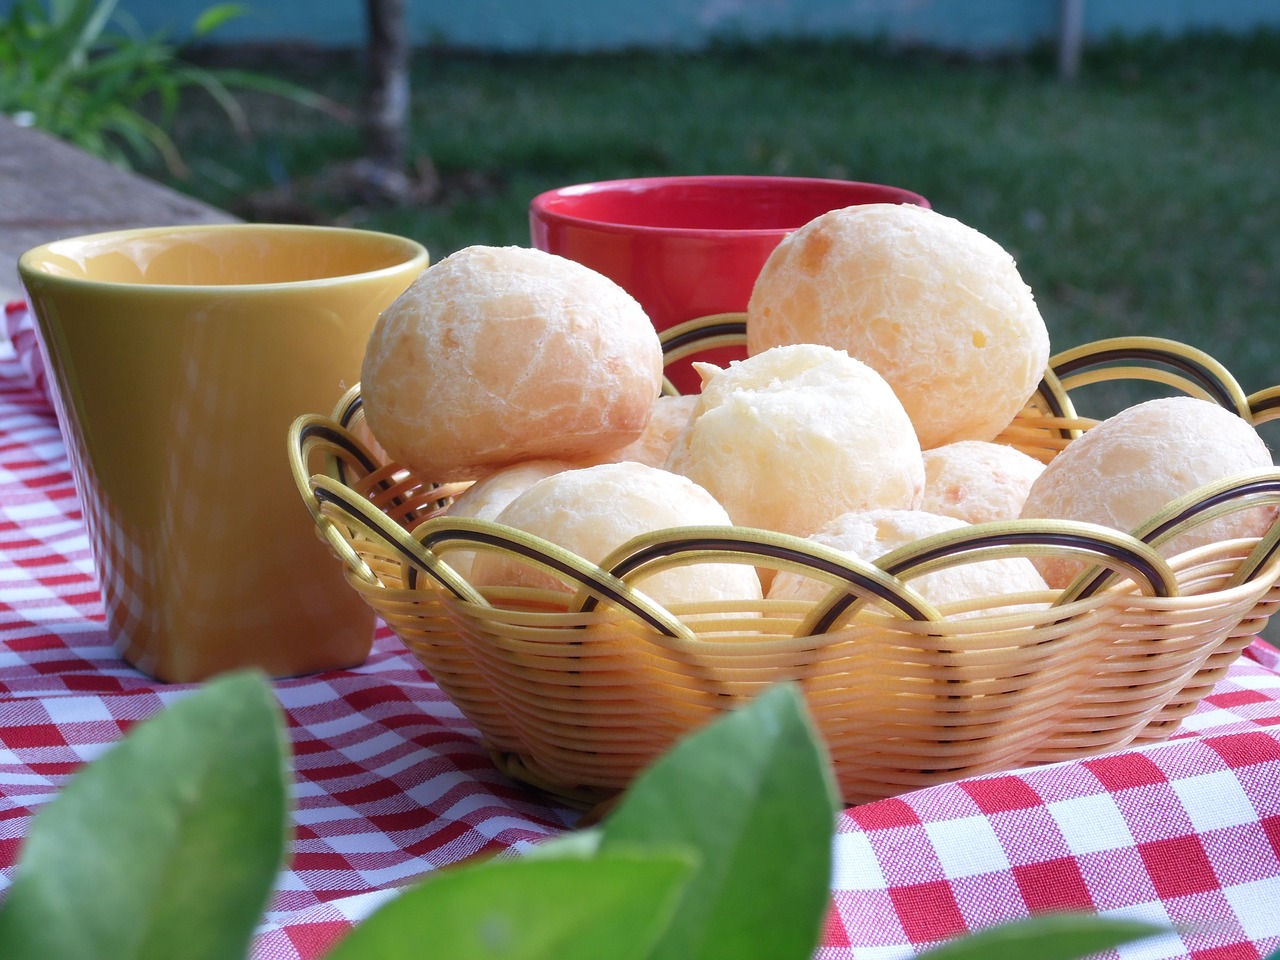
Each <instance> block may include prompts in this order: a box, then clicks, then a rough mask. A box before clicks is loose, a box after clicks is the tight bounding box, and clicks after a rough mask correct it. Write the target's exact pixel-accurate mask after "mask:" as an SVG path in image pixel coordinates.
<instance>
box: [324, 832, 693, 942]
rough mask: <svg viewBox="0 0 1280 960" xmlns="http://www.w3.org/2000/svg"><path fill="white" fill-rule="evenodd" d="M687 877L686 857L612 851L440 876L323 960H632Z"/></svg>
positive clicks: (490, 864) (496, 863)
mask: <svg viewBox="0 0 1280 960" xmlns="http://www.w3.org/2000/svg"><path fill="white" fill-rule="evenodd" d="M692 869H693V865H692V860H691V858H690V857H689V856H688V855H678V854H661V853H654V854H640V853H633V854H628V853H623V852H619V853H615V854H602V855H600V856H598V857H596V858H593V859H580V858H578V857H569V858H566V859H563V860H556V859H541V858H538V859H527V860H490V861H487V862H484V863H479V864H476V865H474V866H466V867H455V868H450V869H446V870H441V871H440V872H439V873H437V874H434V875H432V876H431V877H430V878H429V879H428V880H426V881H424V882H422V883H420V884H418V885H417V886H416V887H413V888H412V889H410V890H408V891H406V892H405V893H403V894H401V895H400V896H398V897H396V899H394V900H392V901H391V902H390V903H388V904H386V905H385V906H384V907H382V908H381V909H379V910H378V911H376V912H375V913H374V914H372V915H371V916H370V917H368V918H367V919H366V920H365V921H364V922H363V923H361V924H360V925H359V926H358V927H356V928H355V929H354V930H353V931H352V932H351V933H350V934H348V935H347V936H346V938H345V939H343V940H342V942H340V943H339V944H338V946H337V947H336V948H335V949H334V950H333V951H332V952H330V953H329V954H328V957H327V960H419V958H421V957H425V956H432V957H447V958H449V960H496V958H502V960H601V958H606V957H607V958H608V960H631V958H637V960H638V958H640V957H643V956H644V955H645V953H646V951H647V950H648V949H649V946H650V944H651V943H652V942H653V940H654V938H655V937H656V936H657V935H658V934H659V933H660V932H661V930H662V929H663V927H664V926H665V924H666V922H667V920H668V918H669V917H670V916H671V912H672V910H673V909H674V907H675V904H676V900H677V898H678V897H679V894H680V891H681V889H682V888H683V887H684V884H685V882H686V880H687V878H688V876H689V874H690V872H691V871H692Z"/></svg>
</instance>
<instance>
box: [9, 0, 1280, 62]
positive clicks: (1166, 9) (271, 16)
mask: <svg viewBox="0 0 1280 960" xmlns="http://www.w3.org/2000/svg"><path fill="white" fill-rule="evenodd" d="M11 2H12V0H0V10H4V9H6V8H7V7H8V6H9V4H10V3H11ZM211 2H212V0H121V2H120V9H121V10H122V11H123V12H125V13H126V14H128V15H130V16H132V17H134V18H135V19H136V20H137V21H138V23H139V24H140V25H141V26H142V27H143V29H145V30H146V31H148V32H152V31H155V30H158V29H167V30H170V31H172V32H173V33H174V34H175V35H183V34H184V33H185V30H186V28H187V27H188V26H189V25H190V23H191V22H192V21H193V20H194V19H195V17H196V16H197V15H198V14H199V13H200V11H201V10H203V9H204V8H205V7H207V6H209V5H210V3H211ZM407 2H408V5H409V11H410V21H411V29H412V33H413V39H414V41H415V42H418V43H426V42H442V43H446V44H453V45H461V46H468V47H479V48H484V49H496V50H601V49H616V48H620V47H627V46H659V45H665V46H677V47H696V46H699V45H701V44H703V43H705V42H706V41H707V40H709V39H711V38H714V37H717V36H741V37H749V38H756V37H765V36H773V35H789V36H795V35H817V36H831V35H838V34H845V35H854V36H861V37H883V38H886V39H889V40H892V41H895V42H900V43H926V44H931V45H935V46H941V47H944V48H951V49H960V50H969V51H974V52H992V51H1000V50H1017V49H1021V48H1024V47H1026V46H1027V45H1028V44H1031V43H1034V42H1036V41H1041V40H1045V39H1048V38H1051V37H1053V36H1054V35H1055V32H1056V29H1057V24H1058V9H1059V3H1058V0H597V2H595V3H578V4H572V5H571V4H568V3H565V2H563V0H455V2H453V3H441V2H437V0H407ZM248 4H249V7H250V12H249V14H248V15H247V16H245V17H243V18H241V19H239V20H237V21H233V22H232V23H230V24H228V25H227V26H226V27H224V28H223V30H222V31H220V32H219V34H218V36H219V37H220V38H223V39H227V40H231V39H245V40H254V41H268V40H281V39H302V40H307V41H311V42H314V43H318V44H322V45H337V46H343V45H356V44H360V43H362V42H363V38H364V21H363V10H364V6H363V3H362V0H292V2H291V0H256V2H255V0H248ZM1257 26H1267V27H1271V28H1278V29H1280V0H1091V2H1086V12H1085V21H1084V31H1085V37H1086V39H1099V38H1103V37H1106V36H1108V35H1111V34H1115V33H1119V34H1131V35H1132V34H1141V33H1144V32H1149V31H1155V32H1159V33H1165V34H1176V33H1180V32H1183V31H1186V30H1191V29H1201V28H1221V29H1226V30H1249V29H1252V28H1254V27H1257Z"/></svg>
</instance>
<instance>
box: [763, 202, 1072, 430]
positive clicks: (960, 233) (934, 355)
mask: <svg viewBox="0 0 1280 960" xmlns="http://www.w3.org/2000/svg"><path fill="white" fill-rule="evenodd" d="M787 343H823V344H827V345H828V346H832V347H837V348H839V349H841V350H846V351H848V352H849V354H850V355H852V356H854V357H857V358H858V359H859V360H862V361H863V362H865V363H868V364H870V365H871V366H872V367H874V368H875V369H876V370H878V371H879V372H880V373H881V374H882V375H883V376H884V378H885V379H886V380H888V381H889V383H890V384H891V385H892V387H893V389H894V391H895V392H896V393H897V394H898V397H899V398H900V399H901V400H902V404H903V406H905V407H906V409H907V413H908V414H909V415H910V416H911V421H912V423H914V424H915V428H916V433H917V434H918V436H919V438H920V445H921V446H922V447H923V448H924V449H926V450H928V449H930V448H932V447H938V446H941V445H942V444H944V443H952V442H954V441H956V440H991V439H993V438H995V437H996V436H997V435H998V434H999V433H1000V431H1001V430H1003V429H1004V428H1005V427H1006V426H1007V425H1008V424H1009V422H1010V421H1011V420H1012V419H1013V418H1014V416H1015V415H1016V414H1017V413H1018V411H1019V410H1021V409H1022V407H1023V406H1024V405H1025V404H1026V402H1027V400H1028V398H1029V397H1030V396H1031V394H1032V393H1033V392H1034V391H1035V388H1036V387H1037V386H1038V385H1039V383H1040V380H1041V379H1042V377H1043V375H1044V370H1045V366H1046V364H1047V362H1048V359H1049V335H1048V331H1047V330H1046V328H1045V324H1044V321H1043V319H1041V316H1040V312H1039V310H1038V309H1037V307H1036V304H1035V300H1034V298H1033V297H1032V294H1031V288H1030V287H1028V286H1027V284H1026V283H1024V282H1023V280H1022V277H1021V276H1020V275H1019V273H1018V269H1017V266H1016V265H1015V264H1014V261H1013V258H1012V257H1011V256H1009V254H1008V253H1007V252H1006V251H1005V250H1004V249H1002V248H1001V247H1000V245H999V244H997V243H996V242H995V241H994V240H992V239H991V238H990V237H987V236H985V235H984V234H982V233H980V232H979V231H977V230H975V229H973V228H972V227H970V226H967V225H965V224H963V223H961V222H960V221H958V220H955V219H953V218H951V217H947V216H943V215H942V214H941V213H938V212H937V211H935V210H930V209H927V208H925V207H917V206H912V205H908V204H883V203H881V204H863V205H860V206H853V207H846V208H843V209H840V210H833V211H831V212H829V213H825V214H823V215H822V216H820V217H818V218H816V219H815V220H812V221H810V222H809V223H808V224H806V225H805V226H803V227H801V228H800V229H799V230H797V231H796V232H795V233H793V234H791V235H790V236H789V237H787V238H786V239H785V240H783V241H782V243H780V244H779V245H778V247H777V248H776V249H775V250H774V251H773V253H772V255H771V256H770V257H769V259H768V260H767V261H766V262H765V265H764V267H763V269H762V270H761V271H760V274H759V276H758V278H757V280H756V283H755V287H754V289H753V290H752V294H751V300H750V303H749V304H748V307H747V350H748V353H751V354H757V353H761V352H763V351H765V350H767V349H769V348H770V347H775V346H778V345H780V344H787Z"/></svg>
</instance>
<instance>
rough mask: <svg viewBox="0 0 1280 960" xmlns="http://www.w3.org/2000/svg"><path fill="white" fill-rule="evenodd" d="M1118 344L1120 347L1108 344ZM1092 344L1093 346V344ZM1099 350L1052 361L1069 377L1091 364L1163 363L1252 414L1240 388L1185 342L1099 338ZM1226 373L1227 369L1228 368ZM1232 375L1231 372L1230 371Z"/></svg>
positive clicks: (1227, 403)
mask: <svg viewBox="0 0 1280 960" xmlns="http://www.w3.org/2000/svg"><path fill="white" fill-rule="evenodd" d="M1110 343H1114V344H1116V346H1114V347H1107V346H1106V345H1107V344H1110ZM1091 346H1092V345H1091ZM1097 346H1098V347H1099V349H1094V350H1090V351H1089V352H1086V353H1081V354H1079V355H1073V354H1074V351H1066V352H1065V353H1064V354H1062V355H1060V359H1059V358H1055V359H1054V360H1051V361H1050V364H1051V366H1052V367H1053V369H1054V371H1055V372H1056V373H1057V375H1058V376H1059V377H1063V378H1065V377H1068V376H1070V375H1071V374H1072V373H1075V372H1076V371H1078V370H1083V369H1085V368H1087V367H1093V366H1101V365H1104V364H1108V363H1115V362H1119V361H1125V360H1141V361H1146V362H1147V363H1152V364H1161V365H1164V366H1166V367H1171V368H1173V369H1175V370H1179V371H1181V372H1182V373H1184V374H1186V375H1187V376H1189V377H1190V378H1191V379H1192V380H1194V381H1195V382H1196V383H1198V384H1200V386H1202V387H1203V388H1204V389H1205V392H1206V393H1208V394H1209V395H1210V396H1211V397H1213V398H1214V400H1216V401H1217V402H1218V403H1219V404H1221V405H1222V406H1224V407H1226V408H1227V409H1228V410H1234V411H1235V412H1236V413H1238V414H1240V415H1241V416H1245V415H1246V414H1247V413H1248V404H1247V403H1246V404H1245V405H1244V407H1243V408H1242V406H1241V403H1240V399H1241V398H1240V397H1239V396H1237V393H1238V390H1234V391H1233V390H1232V389H1231V386H1233V385H1234V384H1230V385H1229V384H1227V383H1226V382H1224V380H1223V378H1222V376H1221V375H1220V374H1219V372H1218V371H1217V370H1215V369H1214V367H1213V362H1212V358H1210V357H1207V356H1206V357H1205V359H1204V360H1202V359H1200V356H1201V355H1200V354H1199V351H1196V350H1194V349H1193V348H1191V347H1188V346H1186V345H1184V344H1178V343H1174V342H1172V341H1163V340H1160V339H1159V338H1156V337H1119V338H1115V339H1112V340H1102V341H1099V342H1098V344H1097ZM1224 372H1225V371H1224ZM1228 376H1229V374H1228Z"/></svg>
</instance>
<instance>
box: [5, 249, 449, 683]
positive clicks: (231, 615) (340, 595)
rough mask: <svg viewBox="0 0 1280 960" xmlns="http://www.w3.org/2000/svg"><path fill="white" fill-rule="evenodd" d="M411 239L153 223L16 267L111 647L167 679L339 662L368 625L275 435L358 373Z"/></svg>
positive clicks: (285, 672)
mask: <svg viewBox="0 0 1280 960" xmlns="http://www.w3.org/2000/svg"><path fill="white" fill-rule="evenodd" d="M427 262H428V255H427V251H426V250H425V249H424V248H423V247H422V246H421V245H420V244H418V243H415V242H414V241H412V240H409V239H406V238H403V237H397V236H392V235H389V234H382V233H376V232H372V231H365V230H349V229H340V228H333V227H313V226H290V225H279V224H220V225H216V226H183V227H154V228H147V229H140V230H125V231H117V232H113V233H103V234H95V235H92V236H84V237H74V238H70V239H66V240H59V241H56V242H54V243H49V244H45V245H44V246H40V247H36V248H35V249H32V250H29V251H27V252H26V253H25V254H23V255H22V257H21V258H20V259H19V263H18V269H19V274H20V276H21V278H22V282H23V285H24V286H25V288H26V291H27V295H28V296H29V297H30V300H31V304H32V307H33V309H34V312H35V316H36V320H37V331H38V333H39V337H40V340H41V346H42V349H43V350H44V352H45V358H46V361H47V363H48V365H49V370H50V376H51V379H52V381H53V384H54V387H55V391H54V393H55V404H56V407H57V410H58V415H59V421H60V425H61V427H62V430H63V435H64V437H65V439H66V442H67V449H68V454H69V456H70V459H71V464H72V468H73V473H74V477H75V483H76V488H77V491H78V492H79V494H80V499H81V503H82V505H83V509H84V519H85V523H86V526H87V528H88V532H89V539H90V545H91V548H92V551H93V556H94V561H95V566H96V568H97V573H98V577H99V581H100V585H101V588H102V594H103V604H104V606H105V608H106V616H107V627H108V631H109V633H110V635H111V638H112V641H113V643H114V644H115V647H116V649H117V651H118V652H119V653H120V655H121V656H122V657H123V658H124V659H125V660H126V661H128V662H129V663H131V664H132V665H134V666H135V667H137V668H138V669H140V670H142V671H144V672H146V673H148V674H150V675H151V676H153V677H156V678H158V679H161V680H168V681H179V682H190V681H198V680H202V679H205V678H207V677H209V676H211V675H213V674H215V673H219V672H222V671H225V670H230V669H236V668H241V667H258V668H261V669H263V670H265V671H266V672H267V673H269V674H271V675H272V676H277V677H283V676H292V675H297V674H304V673H312V672H316V671H320V670H326V669H334V668H339V667H346V666H351V665H353V664H356V663H359V662H360V661H361V660H363V659H364V658H365V657H366V656H367V655H368V653H369V649H370V645H371V643H372V639H373V626H374V623H373V613H372V611H371V610H370V609H369V607H368V606H366V605H365V603H364V601H363V600H362V599H360V597H359V595H358V594H357V593H356V591H354V590H352V589H350V588H349V587H348V586H347V585H346V584H345V582H344V581H343V576H342V567H341V564H339V563H337V562H336V561H335V560H334V558H333V557H332V555H330V553H329V551H328V547H327V546H326V545H325V544H324V543H323V542H322V541H321V540H320V539H319V538H317V536H316V534H315V527H314V524H313V523H311V520H310V517H309V516H307V513H306V509H305V507H304V506H303V505H302V504H301V503H300V502H299V500H298V492H297V489H296V487H295V485H294V482H293V479H292V476H291V474H290V471H289V463H288V459H287V456H286V444H285V440H286V437H287V435H288V431H289V426H290V424H291V423H292V422H293V420H294V419H295V418H296V417H298V416H299V415H301V414H303V413H308V412H311V411H315V410H325V409H328V408H329V407H330V406H332V404H333V402H334V398H335V397H338V396H340V395H341V394H342V392H343V391H344V390H345V389H346V388H347V387H349V386H351V385H352V384H353V383H355V382H356V381H357V380H358V379H359V376H360V363H361V360H362V358H363V356H364V349H365V344H366V343H367V341H368V338H369V333H370V331H371V330H372V328H373V324H374V322H375V321H376V319H377V317H378V314H379V313H380V312H381V311H382V310H383V309H384V308H385V307H387V306H388V305H389V304H390V303H391V302H392V301H393V300H394V299H395V298H396V297H398V296H399V295H400V294H401V293H402V292H403V291H404V290H405V288H406V287H408V285H409V284H410V283H411V282H412V281H413V279H414V278H415V277H416V276H417V275H418V274H419V273H420V272H421V271H422V269H423V268H424V267H425V266H426V265H427Z"/></svg>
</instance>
